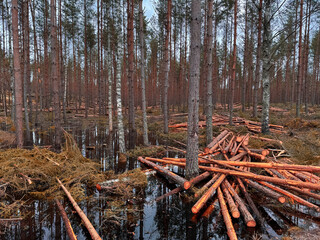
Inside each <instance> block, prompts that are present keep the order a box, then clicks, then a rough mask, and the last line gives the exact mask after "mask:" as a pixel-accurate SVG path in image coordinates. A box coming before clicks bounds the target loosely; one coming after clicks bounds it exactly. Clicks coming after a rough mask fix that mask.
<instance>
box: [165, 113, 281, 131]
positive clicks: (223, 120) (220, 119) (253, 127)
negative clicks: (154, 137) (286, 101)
mask: <svg viewBox="0 0 320 240" xmlns="http://www.w3.org/2000/svg"><path fill="white" fill-rule="evenodd" d="M232 122H233V124H234V125H235V126H246V127H247V128H248V130H249V131H250V132H253V133H261V123H260V122H255V121H250V120H246V119H244V118H240V117H234V118H233V119H232ZM226 125H229V117H228V116H224V115H214V116H213V117H212V126H226ZM187 127H188V124H187V123H186V122H185V123H178V124H173V125H169V128H175V129H180V130H187ZM204 127H206V121H199V128H204ZM269 129H270V132H272V133H277V134H281V133H284V132H285V130H284V127H283V126H281V125H275V124H269Z"/></svg>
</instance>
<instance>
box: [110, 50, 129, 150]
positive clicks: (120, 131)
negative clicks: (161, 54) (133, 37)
mask: <svg viewBox="0 0 320 240" xmlns="http://www.w3.org/2000/svg"><path fill="white" fill-rule="evenodd" d="M116 51H117V50H116V49H114V57H113V58H114V60H113V67H114V70H113V71H114V75H115V78H116V79H115V81H116V101H117V120H118V136H119V152H120V153H124V152H125V151H126V145H125V139H124V127H123V116H122V101H121V67H120V60H119V59H118V54H117V53H116Z"/></svg>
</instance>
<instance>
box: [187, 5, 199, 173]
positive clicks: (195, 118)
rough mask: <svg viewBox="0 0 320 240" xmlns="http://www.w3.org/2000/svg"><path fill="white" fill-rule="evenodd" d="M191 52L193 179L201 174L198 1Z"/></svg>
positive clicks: (189, 167) (194, 8)
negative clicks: (199, 161)
mask: <svg viewBox="0 0 320 240" xmlns="http://www.w3.org/2000/svg"><path fill="white" fill-rule="evenodd" d="M190 31H191V38H190V42H191V52H190V80H189V97H188V139H187V162H186V176H187V178H188V179H191V178H193V177H195V176H197V175H198V174H199V166H198V151H199V146H198V138H199V136H198V135H199V127H198V122H199V78H200V47H201V5H200V4H199V3H198V1H196V0H192V3H191V30H190Z"/></svg>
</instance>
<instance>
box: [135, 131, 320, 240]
mask: <svg viewBox="0 0 320 240" xmlns="http://www.w3.org/2000/svg"><path fill="white" fill-rule="evenodd" d="M249 137H251V136H250V135H249V134H247V135H245V136H235V135H234V134H233V133H232V132H230V131H228V130H224V131H222V132H221V133H220V135H218V136H217V137H216V138H214V140H213V141H212V142H211V143H210V144H209V145H208V146H207V148H206V149H205V150H204V152H200V153H199V154H198V164H199V170H200V175H199V176H196V177H195V178H193V179H191V180H187V179H185V178H184V177H182V176H180V175H178V174H176V173H174V172H173V171H170V170H168V169H166V168H164V166H165V165H175V166H179V167H181V168H185V166H186V159H185V158H162V159H158V158H150V157H146V158H142V157H139V158H138V160H139V161H140V162H141V163H143V164H144V165H146V166H148V167H150V168H153V169H154V170H156V171H157V172H158V173H160V174H162V175H163V176H164V177H166V178H167V179H168V180H171V181H173V182H174V183H176V184H177V185H178V187H177V188H175V189H173V190H172V191H170V192H168V193H166V194H165V195H163V196H160V197H158V198H157V199H156V200H157V201H159V200H161V199H164V198H166V197H168V196H170V195H173V194H176V193H179V192H181V191H186V190H187V192H188V193H189V194H192V195H193V196H194V197H195V198H196V202H195V204H194V205H193V207H192V209H191V210H192V212H193V213H194V214H196V215H197V216H199V215H201V214H202V216H203V217H207V218H208V217H209V216H210V214H211V213H212V212H213V210H214V208H215V207H214V206H215V202H216V201H219V203H220V209H221V212H222V215H223V218H224V221H225V224H226V227H227V234H228V236H229V238H230V239H237V236H236V233H235V230H234V227H233V224H232V220H231V216H232V217H233V218H239V217H240V216H241V217H242V218H243V219H244V221H245V223H246V225H247V226H248V227H255V226H256V220H257V221H258V223H261V224H263V223H264V218H263V216H262V214H261V213H260V211H259V210H258V207H257V205H256V203H255V201H254V200H253V198H252V195H251V194H250V192H252V191H251V190H252V189H254V190H255V191H258V192H260V193H261V194H263V195H264V196H265V197H268V198H272V199H274V200H275V201H277V202H279V203H280V204H284V203H288V204H294V203H298V204H301V205H304V206H306V207H308V208H311V209H313V210H315V211H317V212H320V207H319V206H317V205H315V204H314V203H312V202H310V198H312V199H316V200H320V194H318V193H316V191H319V190H320V178H319V177H318V176H317V175H315V174H314V173H315V172H320V167H319V166H306V165H295V164H287V163H283V162H280V161H279V160H277V159H276V158H271V157H269V156H268V155H269V150H266V149H251V148H250V147H249V145H248V142H249ZM261 140H263V141H277V140H273V139H268V138H262V139H261ZM219 158H220V159H223V160H218V159H219ZM157 163H159V164H157ZM248 189H250V191H248ZM254 216H255V217H254Z"/></svg>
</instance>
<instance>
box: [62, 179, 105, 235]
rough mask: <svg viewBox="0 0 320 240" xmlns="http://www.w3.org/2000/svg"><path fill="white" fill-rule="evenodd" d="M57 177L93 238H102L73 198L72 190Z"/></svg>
mask: <svg viewBox="0 0 320 240" xmlns="http://www.w3.org/2000/svg"><path fill="white" fill-rule="evenodd" d="M56 179H57V181H58V183H59V184H60V186H61V188H62V189H63V191H64V192H65V194H66V195H67V197H68V198H69V200H70V202H71V204H72V206H73V207H74V209H75V210H76V211H77V213H78V215H79V216H80V217H81V219H82V221H83V223H84V225H85V227H86V228H87V230H88V231H89V233H90V235H91V238H92V239H93V240H102V238H101V237H100V236H99V234H98V233H97V231H96V230H95V228H94V227H93V226H92V224H91V222H90V221H89V219H88V218H87V216H86V215H85V214H84V212H83V211H82V210H81V208H80V207H79V205H78V204H77V203H76V201H75V200H74V199H73V197H72V196H71V194H70V192H69V191H68V190H67V189H66V188H65V186H64V185H63V184H62V182H61V181H60V180H59V178H56Z"/></svg>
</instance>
